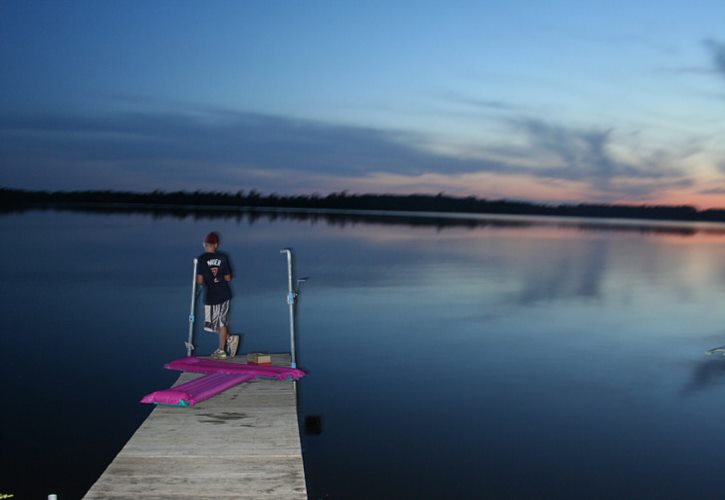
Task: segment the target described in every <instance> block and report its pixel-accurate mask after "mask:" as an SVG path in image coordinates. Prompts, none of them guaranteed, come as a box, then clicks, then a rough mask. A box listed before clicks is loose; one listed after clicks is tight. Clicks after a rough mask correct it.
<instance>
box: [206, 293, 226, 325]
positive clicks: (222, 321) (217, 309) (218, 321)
mask: <svg viewBox="0 0 725 500" xmlns="http://www.w3.org/2000/svg"><path fill="white" fill-rule="evenodd" d="M223 326H229V301H228V300H227V301H224V302H222V303H221V304H214V305H211V306H209V305H204V330H206V331H207V332H212V333H214V332H218V331H219V329H220V328H221V327H223Z"/></svg>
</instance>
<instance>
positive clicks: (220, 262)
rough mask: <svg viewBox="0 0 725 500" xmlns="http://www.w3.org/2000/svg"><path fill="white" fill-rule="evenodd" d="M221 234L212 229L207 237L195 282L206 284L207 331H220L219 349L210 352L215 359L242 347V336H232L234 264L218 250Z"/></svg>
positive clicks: (201, 284) (233, 353)
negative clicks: (230, 331) (230, 308)
mask: <svg viewBox="0 0 725 500" xmlns="http://www.w3.org/2000/svg"><path fill="white" fill-rule="evenodd" d="M218 248H219V235H218V234H217V233H214V232H211V233H209V234H207V235H206V238H205V239H204V253H203V254H202V255H200V256H199V263H198V268H197V274H196V282H197V284H198V285H199V286H200V287H201V286H206V294H205V300H204V330H206V331H208V332H212V333H213V332H217V333H218V334H219V348H218V349H217V350H216V351H214V352H213V353H212V355H211V357H212V358H214V359H224V358H226V357H227V353H226V352H225V350H224V348H225V347H226V348H228V349H229V356H231V357H234V356H235V355H236V354H237V348H238V347H239V335H229V302H230V301H231V298H232V289H231V287H230V286H229V282H230V281H232V266H231V263H230V262H229V257H228V256H227V254H225V253H222V252H219V251H217V250H218Z"/></svg>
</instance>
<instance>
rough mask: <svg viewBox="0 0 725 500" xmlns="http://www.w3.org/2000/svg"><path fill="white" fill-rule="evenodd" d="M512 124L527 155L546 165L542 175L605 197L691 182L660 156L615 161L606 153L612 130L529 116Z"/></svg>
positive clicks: (638, 192) (645, 194)
mask: <svg viewBox="0 0 725 500" xmlns="http://www.w3.org/2000/svg"><path fill="white" fill-rule="evenodd" d="M512 125H513V127H514V128H515V129H518V130H519V131H521V132H523V134H524V135H525V137H526V138H527V142H526V149H527V152H528V154H530V155H534V156H535V157H537V158H541V159H542V163H544V162H546V164H547V165H548V166H547V168H546V169H545V170H544V171H543V172H542V173H540V174H539V175H542V176H546V177H552V178H561V179H567V180H578V181H583V182H586V183H588V184H589V185H591V186H592V187H593V188H594V189H595V190H597V191H599V192H601V193H603V194H605V195H606V194H607V193H612V194H628V195H639V196H647V195H648V194H650V193H652V192H654V191H658V190H661V189H663V188H672V187H683V186H689V185H690V184H691V182H692V181H690V180H688V179H684V178H683V176H682V173H681V172H679V171H678V170H677V169H674V168H672V167H669V166H668V165H667V162H666V161H664V162H663V161H662V160H663V159H662V155H661V154H660V155H658V156H657V158H640V159H639V161H638V164H634V163H628V162H625V161H622V160H619V159H617V158H616V157H615V156H614V155H613V154H612V153H611V151H610V144H611V142H612V137H613V130H612V129H596V128H592V129H576V128H569V127H563V126H560V125H557V124H553V123H549V122H545V121H543V120H539V119H536V118H530V117H524V118H518V119H514V120H513V121H512ZM623 181H626V182H628V183H629V184H625V183H623Z"/></svg>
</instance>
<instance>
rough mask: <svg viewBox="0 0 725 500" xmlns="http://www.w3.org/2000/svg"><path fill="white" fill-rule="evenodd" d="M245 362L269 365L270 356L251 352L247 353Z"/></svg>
mask: <svg viewBox="0 0 725 500" xmlns="http://www.w3.org/2000/svg"><path fill="white" fill-rule="evenodd" d="M247 363H249V364H250V365H271V364H272V356H270V355H269V354H265V353H262V352H251V353H249V354H247Z"/></svg>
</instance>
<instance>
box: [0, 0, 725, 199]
mask: <svg viewBox="0 0 725 500" xmlns="http://www.w3.org/2000/svg"><path fill="white" fill-rule="evenodd" d="M0 186H5V187H13V188H28V189H50V190H56V189H62V190H75V189H123V190H136V191H151V190H154V189H161V190H187V191H194V190H197V189H200V190H219V191H231V192H236V191H238V190H240V189H241V190H245V191H246V190H249V189H251V188H256V189H258V190H260V191H262V192H263V193H271V192H277V193H281V194H293V193H313V192H317V193H320V194H323V195H324V194H327V193H330V192H333V191H341V190H348V191H350V192H357V193H361V192H381V193H382V192H387V193H412V192H427V193H438V192H444V193H447V194H451V195H474V196H478V197H482V198H507V199H518V200H530V201H546V202H579V201H595V202H626V203H665V204H681V203H687V204H694V205H696V206H698V207H700V208H709V207H725V2H724V1H723V0H703V1H698V0H690V1H670V0H659V1H654V0H653V1H636V0H629V1H619V0H606V1H581V0H578V1H574V0H572V1H557V0H552V1H547V2H543V1H534V0H532V1H517V0H508V1H505V2H504V1H496V2H494V1H450V2H443V1H436V2H429V1H424V0H417V1H402V0H401V1H394V0H388V1H375V0H373V1H365V2H352V1H342V0H335V1H314V0H308V1H303V0H300V1H292V0H290V1H275V0H264V1H261V0H260V1H251V0H234V1H222V0H213V1H205V2H202V1H183V0H178V1H164V0H155V1H145V0H144V1H134V0H123V1H121V0H119V1H98V0H89V1H81V0H52V1H39V0H24V1H20V0H0Z"/></svg>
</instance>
